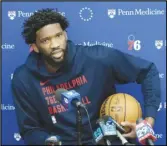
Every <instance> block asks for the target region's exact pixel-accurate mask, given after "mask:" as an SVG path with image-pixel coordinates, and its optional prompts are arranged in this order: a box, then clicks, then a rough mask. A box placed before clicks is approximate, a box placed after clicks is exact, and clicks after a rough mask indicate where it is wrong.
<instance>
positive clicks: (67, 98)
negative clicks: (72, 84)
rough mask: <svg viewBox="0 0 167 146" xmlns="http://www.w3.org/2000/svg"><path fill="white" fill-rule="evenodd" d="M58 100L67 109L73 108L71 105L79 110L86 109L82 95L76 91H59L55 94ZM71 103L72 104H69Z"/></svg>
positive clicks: (61, 89)
mask: <svg viewBox="0 0 167 146" xmlns="http://www.w3.org/2000/svg"><path fill="white" fill-rule="evenodd" d="M55 96H56V99H57V100H58V101H59V102H60V103H61V104H62V105H63V106H64V107H66V108H68V109H70V108H72V107H71V105H73V106H74V107H77V108H81V107H82V108H85V105H84V104H82V103H81V95H80V94H79V93H78V92H76V91H75V90H70V91H68V90H66V89H63V88H60V89H57V90H56V92H55ZM69 103H71V104H69Z"/></svg>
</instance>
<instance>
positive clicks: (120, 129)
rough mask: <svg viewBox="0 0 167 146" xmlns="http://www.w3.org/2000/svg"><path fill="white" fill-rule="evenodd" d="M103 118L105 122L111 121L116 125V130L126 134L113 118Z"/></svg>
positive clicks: (105, 116)
mask: <svg viewBox="0 0 167 146" xmlns="http://www.w3.org/2000/svg"><path fill="white" fill-rule="evenodd" d="M103 118H104V119H105V120H110V121H112V122H113V123H114V124H115V125H116V129H117V130H118V131H119V132H121V133H126V131H125V129H124V128H123V127H122V126H121V125H120V124H119V123H118V122H117V121H115V120H114V119H113V118H112V117H111V116H107V115H104V116H103Z"/></svg>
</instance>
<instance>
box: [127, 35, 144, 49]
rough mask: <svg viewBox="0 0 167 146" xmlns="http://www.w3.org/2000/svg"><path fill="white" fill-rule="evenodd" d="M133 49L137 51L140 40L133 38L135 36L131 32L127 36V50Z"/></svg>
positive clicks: (139, 47) (139, 46)
mask: <svg viewBox="0 0 167 146" xmlns="http://www.w3.org/2000/svg"><path fill="white" fill-rule="evenodd" d="M133 49H134V50H135V51H139V50H140V49H141V41H140V40H135V36H134V35H132V34H131V35H129V36H128V50H133Z"/></svg>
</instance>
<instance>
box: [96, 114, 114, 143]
mask: <svg viewBox="0 0 167 146" xmlns="http://www.w3.org/2000/svg"><path fill="white" fill-rule="evenodd" d="M96 123H97V124H98V125H99V126H100V129H101V133H102V136H101V135H100V136H99V137H100V138H99V137H98V138H99V139H98V138H97V140H98V142H99V141H100V140H101V139H103V141H104V143H105V144H106V145H111V141H112V140H113V139H116V137H117V133H116V125H115V124H114V123H113V122H112V121H111V120H107V119H105V118H103V117H102V118H100V119H98V120H97V122H96ZM97 140H96V139H95V141H97Z"/></svg>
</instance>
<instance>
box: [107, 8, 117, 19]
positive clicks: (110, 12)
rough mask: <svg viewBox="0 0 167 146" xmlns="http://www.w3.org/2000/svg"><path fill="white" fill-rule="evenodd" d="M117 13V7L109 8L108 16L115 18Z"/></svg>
mask: <svg viewBox="0 0 167 146" xmlns="http://www.w3.org/2000/svg"><path fill="white" fill-rule="evenodd" d="M115 15H116V9H108V16H109V17H110V18H114V17H115Z"/></svg>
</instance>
